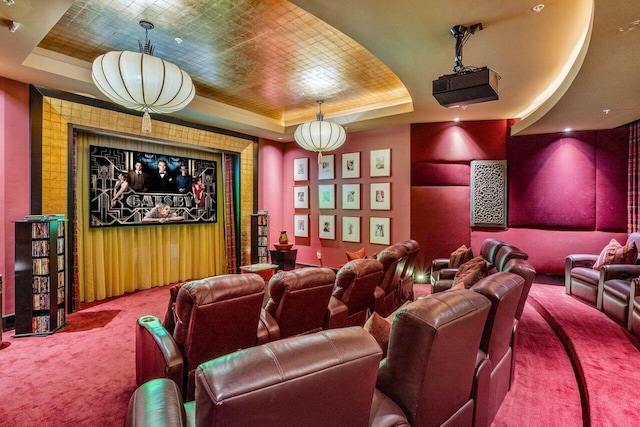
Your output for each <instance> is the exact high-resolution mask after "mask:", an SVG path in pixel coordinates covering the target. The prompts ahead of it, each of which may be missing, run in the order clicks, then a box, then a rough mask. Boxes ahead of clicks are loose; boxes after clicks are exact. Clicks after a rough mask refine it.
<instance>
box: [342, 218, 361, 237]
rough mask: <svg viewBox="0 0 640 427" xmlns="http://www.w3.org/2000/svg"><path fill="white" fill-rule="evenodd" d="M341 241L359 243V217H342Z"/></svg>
mask: <svg viewBox="0 0 640 427" xmlns="http://www.w3.org/2000/svg"><path fill="white" fill-rule="evenodd" d="M342 241H343V242H355V243H360V217H359V216H343V217H342Z"/></svg>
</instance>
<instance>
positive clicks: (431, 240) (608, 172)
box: [411, 120, 628, 274]
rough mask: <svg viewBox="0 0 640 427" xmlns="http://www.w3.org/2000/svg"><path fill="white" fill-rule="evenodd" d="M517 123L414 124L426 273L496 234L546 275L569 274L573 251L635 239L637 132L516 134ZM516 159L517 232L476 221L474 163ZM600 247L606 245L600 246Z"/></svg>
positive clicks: (415, 210) (415, 184) (418, 226)
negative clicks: (630, 176)
mask: <svg viewBox="0 0 640 427" xmlns="http://www.w3.org/2000/svg"><path fill="white" fill-rule="evenodd" d="M512 123H513V122H512V121H507V120H501V121H486V122H468V123H467V122H464V123H460V124H454V123H433V124H414V125H412V127H411V132H412V134H411V168H412V193H411V197H412V201H411V203H412V213H411V236H412V238H414V239H416V240H417V241H418V242H419V243H420V246H421V253H420V257H419V260H418V266H417V268H418V269H423V270H427V269H428V268H429V266H430V263H431V260H432V259H434V258H443V257H448V256H449V254H450V253H451V252H452V251H453V250H455V249H456V248H457V247H459V246H460V245H462V244H465V245H467V246H469V245H471V248H472V249H473V250H474V253H478V252H479V249H480V245H481V244H482V241H483V240H484V239H485V238H487V237H495V238H498V239H502V240H505V241H507V242H509V243H511V244H514V245H516V246H518V247H520V248H521V249H522V250H524V251H525V252H527V253H529V255H530V259H531V261H532V263H533V265H534V267H535V268H536V269H537V270H538V272H543V273H553V274H562V273H563V269H564V259H565V257H566V256H567V255H568V254H571V253H585V251H587V252H586V253H599V251H600V249H601V248H602V247H604V245H605V244H606V243H607V242H608V241H609V240H610V239H611V238H617V239H618V240H621V241H626V230H625V225H626V174H627V153H628V148H627V147H628V128H627V127H626V126H623V127H621V128H618V129H612V130H602V131H588V132H576V133H572V134H570V135H565V134H547V135H531V136H525V137H510V136H509V127H510V126H511V124H512ZM485 159H487V160H488V159H491V160H501V159H507V170H508V183H507V187H508V194H509V204H508V206H509V207H508V209H509V214H508V224H509V228H507V229H505V230H502V229H494V230H492V229H486V228H474V229H472V228H471V226H470V217H469V208H470V206H469V204H470V192H469V167H468V166H469V162H470V161H471V160H485ZM598 248H600V249H598Z"/></svg>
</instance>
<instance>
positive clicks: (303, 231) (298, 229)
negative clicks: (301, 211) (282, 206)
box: [293, 215, 309, 237]
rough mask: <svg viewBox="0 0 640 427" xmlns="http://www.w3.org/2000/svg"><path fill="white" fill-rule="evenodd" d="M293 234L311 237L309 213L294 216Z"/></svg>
mask: <svg viewBox="0 0 640 427" xmlns="http://www.w3.org/2000/svg"><path fill="white" fill-rule="evenodd" d="M293 235H294V236H295V237H309V215H294V216H293Z"/></svg>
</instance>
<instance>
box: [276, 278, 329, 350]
mask: <svg viewBox="0 0 640 427" xmlns="http://www.w3.org/2000/svg"><path fill="white" fill-rule="evenodd" d="M335 281H336V274H335V273H334V271H333V270H331V269H330V268H324V267H322V268H319V267H304V268H298V269H295V270H290V271H279V272H278V273H276V274H275V275H273V276H272V277H271V280H270V281H269V300H268V301H267V304H266V306H265V311H266V312H267V313H269V314H270V315H271V316H272V317H273V319H274V320H275V321H276V323H277V324H278V327H279V328H280V338H286V337H290V336H294V335H300V334H306V333H310V332H317V331H319V330H321V329H322V325H323V323H324V318H325V316H326V314H327V307H328V306H329V299H330V298H331V293H332V292H333V286H334V284H335Z"/></svg>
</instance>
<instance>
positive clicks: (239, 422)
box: [125, 327, 382, 427]
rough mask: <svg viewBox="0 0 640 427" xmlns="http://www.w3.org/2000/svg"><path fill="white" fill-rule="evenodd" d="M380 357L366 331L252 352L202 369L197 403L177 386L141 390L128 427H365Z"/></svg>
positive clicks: (160, 383) (153, 384)
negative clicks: (184, 395) (187, 426)
mask: <svg viewBox="0 0 640 427" xmlns="http://www.w3.org/2000/svg"><path fill="white" fill-rule="evenodd" d="M381 355H382V351H381V350H380V347H379V346H378V344H377V343H376V341H375V339H373V337H372V336H371V335H369V334H368V333H367V332H366V331H364V329H362V328H360V327H350V328H340V329H331V330H327V331H321V332H318V333H315V334H309V335H302V336H297V337H291V338H287V339H283V340H279V341H274V342H270V343H267V344H264V345H260V346H257V347H252V348H248V349H245V350H241V351H239V352H237V353H233V354H229V355H227V356H222V357H219V358H218V359H215V360H211V361H209V362H206V363H203V364H202V365H200V366H199V367H198V369H197V373H196V387H195V389H196V392H195V394H196V398H195V401H194V402H188V403H186V404H184V405H183V403H182V399H181V396H180V393H179V391H178V390H177V387H176V386H175V384H174V383H173V382H172V381H168V380H165V379H156V380H152V381H149V382H147V383H145V384H143V385H142V386H141V387H139V388H138V389H137V390H136V391H135V392H134V394H133V396H131V399H130V401H129V409H128V412H127V418H126V423H125V425H126V426H129V427H134V426H135V427H143V426H149V427H156V426H158V425H165V426H186V425H195V426H197V427H206V426H224V427H249V426H256V427H258V426H259V427H282V426H287V427H315V426H318V427H319V426H322V427H366V426H367V425H368V422H369V414H370V408H371V400H372V398H373V392H374V389H375V383H376V376H377V373H378V363H379V362H380V357H381Z"/></svg>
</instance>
